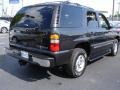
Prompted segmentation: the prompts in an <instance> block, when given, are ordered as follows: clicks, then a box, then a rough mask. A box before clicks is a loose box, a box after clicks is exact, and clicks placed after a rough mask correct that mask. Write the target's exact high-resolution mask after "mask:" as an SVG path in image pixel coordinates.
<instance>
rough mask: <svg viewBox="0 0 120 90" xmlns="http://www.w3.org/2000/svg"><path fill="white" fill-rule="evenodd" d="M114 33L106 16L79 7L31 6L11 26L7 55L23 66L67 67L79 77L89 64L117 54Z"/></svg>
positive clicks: (57, 5)
mask: <svg viewBox="0 0 120 90" xmlns="http://www.w3.org/2000/svg"><path fill="white" fill-rule="evenodd" d="M110 29H111V27H110V25H109V22H108V21H107V19H106V17H105V16H104V15H103V14H101V13H99V12H97V11H95V10H94V9H92V8H88V7H85V6H82V5H79V4H75V3H70V2H53V3H43V4H38V5H33V6H27V7H24V8H22V9H21V10H20V11H19V12H18V13H17V14H16V15H15V17H14V18H13V20H12V22H11V25H10V32H9V45H10V47H9V48H8V49H7V53H8V54H9V55H10V56H13V57H15V58H18V59H19V62H20V64H22V65H24V64H26V63H31V64H32V63H33V64H39V65H40V66H43V67H55V66H64V68H65V69H66V71H67V73H68V74H69V75H71V76H72V77H78V76H81V75H82V74H83V72H84V70H85V68H86V65H87V62H88V61H93V60H95V59H97V58H100V57H102V56H103V55H106V54H110V55H113V56H115V55H116V54H117V52H118V42H119V36H118V35H117V33H116V32H115V31H111V30H110Z"/></svg>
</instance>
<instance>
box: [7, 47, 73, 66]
mask: <svg viewBox="0 0 120 90" xmlns="http://www.w3.org/2000/svg"><path fill="white" fill-rule="evenodd" d="M21 50H22V49H15V48H6V54H7V55H9V56H12V57H14V58H17V59H18V60H24V61H26V62H28V63H32V64H38V65H40V66H42V67H54V66H59V65H63V64H67V63H68V62H69V60H70V56H71V52H72V50H66V51H61V52H57V53H50V54H48V53H47V54H45V53H41V54H40V53H37V54H35V53H34V52H29V51H27V52H28V53H29V58H28V59H26V58H23V57H22V56H21ZM23 51H24V50H23Z"/></svg>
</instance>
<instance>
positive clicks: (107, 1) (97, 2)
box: [0, 0, 120, 16]
mask: <svg viewBox="0 0 120 90" xmlns="http://www.w3.org/2000/svg"><path fill="white" fill-rule="evenodd" d="M3 1H4V10H5V11H7V14H8V15H10V16H14V15H15V13H16V12H17V11H18V10H19V9H20V8H21V7H22V0H20V3H19V4H9V0H3ZM52 1H60V0H23V6H28V5H32V4H37V3H43V2H52ZM69 1H71V2H74V3H79V4H81V5H84V6H88V7H91V8H94V9H95V10H98V11H107V12H108V13H107V14H105V15H106V16H109V15H111V14H112V2H113V0H69ZM0 2H2V0H0ZM118 2H120V0H115V12H116V11H118ZM0 11H1V6H0ZM0 14H1V12H0Z"/></svg>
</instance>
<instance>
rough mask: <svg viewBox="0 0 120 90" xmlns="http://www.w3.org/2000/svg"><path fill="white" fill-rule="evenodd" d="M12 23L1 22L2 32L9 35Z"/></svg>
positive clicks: (0, 28)
mask: <svg viewBox="0 0 120 90" xmlns="http://www.w3.org/2000/svg"><path fill="white" fill-rule="evenodd" d="M9 26H10V21H7V20H0V32H1V33H7V32H8V30H9Z"/></svg>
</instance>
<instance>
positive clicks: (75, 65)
mask: <svg viewBox="0 0 120 90" xmlns="http://www.w3.org/2000/svg"><path fill="white" fill-rule="evenodd" d="M86 65H87V53H86V51H85V50H84V49H82V48H76V49H75V50H74V51H73V54H72V56H71V60H70V62H69V63H68V64H67V66H66V70H67V73H68V74H69V75H70V76H72V77H74V78H76V77H79V76H81V75H82V74H83V73H84V71H85V68H86Z"/></svg>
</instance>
